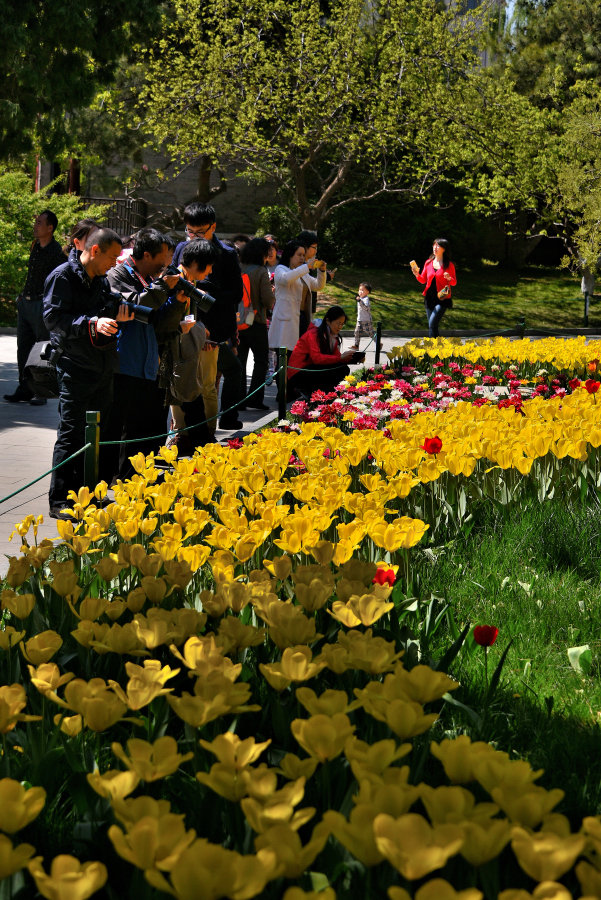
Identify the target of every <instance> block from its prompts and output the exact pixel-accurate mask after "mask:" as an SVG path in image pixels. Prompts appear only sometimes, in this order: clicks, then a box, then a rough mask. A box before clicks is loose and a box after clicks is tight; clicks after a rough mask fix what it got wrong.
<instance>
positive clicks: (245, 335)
mask: <svg viewBox="0 0 601 900" xmlns="http://www.w3.org/2000/svg"><path fill="white" fill-rule="evenodd" d="M239 339H240V346H239V348H238V359H239V360H240V364H241V366H242V387H241V389H242V397H246V395H247V394H249V393H252V392H253V391H254V390H256V389H257V388H260V390H257V393H256V394H253V395H252V397H250V399H249V401H248V403H249V405H251V406H256V405H257V404H258V403H263V398H264V395H265V388H264V387H261V385H263V384H264V383H265V377H266V375H267V368H268V366H269V342H268V340H267V325H262V324H261V323H260V322H253V324H252V325H251V326H250V328H245V329H244V330H243V331H241V332H240V333H239ZM249 351H250V352H252V355H253V359H254V365H253V371H252V376H251V379H250V387H249V388H247V386H246V363H247V360H248V353H249Z"/></svg>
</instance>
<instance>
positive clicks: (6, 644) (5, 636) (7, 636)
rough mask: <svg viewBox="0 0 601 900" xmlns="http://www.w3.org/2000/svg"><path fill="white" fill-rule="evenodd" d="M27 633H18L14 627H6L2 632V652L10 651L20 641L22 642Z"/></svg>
mask: <svg viewBox="0 0 601 900" xmlns="http://www.w3.org/2000/svg"><path fill="white" fill-rule="evenodd" d="M25 634H26V632H24V631H17V630H16V629H15V628H13V626H12V625H6V626H5V628H3V629H1V630H0V650H10V648H11V647H14V646H15V644H18V643H19V641H22V640H23V638H24V637H25Z"/></svg>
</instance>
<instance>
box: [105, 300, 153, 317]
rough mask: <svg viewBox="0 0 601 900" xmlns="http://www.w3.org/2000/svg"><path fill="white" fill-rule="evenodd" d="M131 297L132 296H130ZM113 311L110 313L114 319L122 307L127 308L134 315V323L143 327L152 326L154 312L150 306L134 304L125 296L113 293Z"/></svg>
mask: <svg viewBox="0 0 601 900" xmlns="http://www.w3.org/2000/svg"><path fill="white" fill-rule="evenodd" d="M128 296H129V297H131V296H132V294H128ZM111 301H112V303H111V309H110V310H109V311H108V312H109V315H110V317H111V318H112V319H114V318H116V316H117V313H118V312H119V307H120V306H127V309H128V312H130V313H133V314H134V322H141V323H142V325H148V324H150V316H151V313H153V312H154V310H153V309H152V307H150V306H142V305H141V304H140V303H134V301H133V300H127V299H126V298H125V297H124V296H123V294H115V293H111Z"/></svg>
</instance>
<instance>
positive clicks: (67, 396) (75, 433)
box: [48, 359, 113, 507]
mask: <svg viewBox="0 0 601 900" xmlns="http://www.w3.org/2000/svg"><path fill="white" fill-rule="evenodd" d="M109 363H110V365H109ZM56 374H57V377H58V387H59V397H58V414H59V423H58V432H57V436H56V443H55V445H54V453H53V455H52V467H53V468H54V466H57V465H59V463H62V462H63V461H64V460H65V459H67V458H68V457H69V456H71V454H72V453H75V451H76V450H79V449H80V448H81V447H83V445H84V444H85V427H86V412H87V411H88V410H89V411H94V410H98V411H99V412H100V440H101V441H102V440H105V439H106V428H107V425H108V416H109V412H110V409H111V404H112V400H113V370H112V361H110V360H108V359H107V366H106V370H105V371H103V372H94V371H91V370H90V369H82V368H80V367H79V366H74V365H71V364H69V366H68V368H63V367H62V366H61V364H60V360H59V363H58V365H57V367H56ZM103 450H104V448H102V447H101V448H100V472H99V478H100V480H102V479H103V478H105V477H106V475H107V474H108V473H107V471H106V465H105V463H104V453H103ZM83 459H84V455H83V453H80V454H79V456H76V457H75V459H73V460H71V461H70V462H68V463H66V464H65V465H63V466H61V467H60V469H57V470H56V472H53V473H52V477H51V480H50V491H49V493H48V499H49V501H50V506H51V507H53V506H60V505H61V504H64V503H65V502H66V500H67V492H68V491H70V490H73V491H77V490H79V488H80V487H82V485H83V472H84V465H83ZM91 487H94V485H91Z"/></svg>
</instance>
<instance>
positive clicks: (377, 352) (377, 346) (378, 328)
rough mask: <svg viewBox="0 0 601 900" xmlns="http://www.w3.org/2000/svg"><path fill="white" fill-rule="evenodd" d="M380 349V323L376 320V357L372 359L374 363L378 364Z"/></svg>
mask: <svg viewBox="0 0 601 900" xmlns="http://www.w3.org/2000/svg"><path fill="white" fill-rule="evenodd" d="M381 350H382V323H381V322H378V324H377V325H376V358H375V361H374V365H376V366H379V365H380V351H381Z"/></svg>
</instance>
